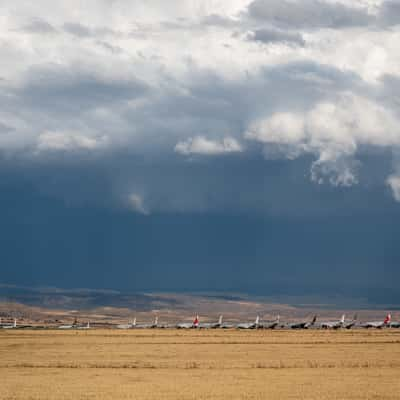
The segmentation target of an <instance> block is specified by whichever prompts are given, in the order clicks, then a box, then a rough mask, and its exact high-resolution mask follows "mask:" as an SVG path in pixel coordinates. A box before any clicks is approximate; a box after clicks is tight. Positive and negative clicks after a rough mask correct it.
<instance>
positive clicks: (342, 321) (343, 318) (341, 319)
mask: <svg viewBox="0 0 400 400" xmlns="http://www.w3.org/2000/svg"><path fill="white" fill-rule="evenodd" d="M345 318H346V315H345V314H343V315H342V318H340V322H341V323H342V324H344V320H345Z"/></svg>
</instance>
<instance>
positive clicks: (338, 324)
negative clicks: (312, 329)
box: [318, 314, 346, 329]
mask: <svg viewBox="0 0 400 400" xmlns="http://www.w3.org/2000/svg"><path fill="white" fill-rule="evenodd" d="M345 318H346V316H345V315H344V314H343V315H342V318H340V320H338V321H324V322H320V323H319V324H318V327H320V328H322V329H339V328H342V327H343V326H344V321H345Z"/></svg>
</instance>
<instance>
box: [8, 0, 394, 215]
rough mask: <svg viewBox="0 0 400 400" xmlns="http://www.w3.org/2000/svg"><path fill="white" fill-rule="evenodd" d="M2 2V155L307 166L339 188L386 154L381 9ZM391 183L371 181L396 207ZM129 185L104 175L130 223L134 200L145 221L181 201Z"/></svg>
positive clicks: (388, 86)
mask: <svg viewBox="0 0 400 400" xmlns="http://www.w3.org/2000/svg"><path fill="white" fill-rule="evenodd" d="M1 6H2V11H3V12H2V13H1V15H2V16H1V17H0V57H1V60H2V63H1V64H0V106H1V107H0V153H1V155H2V156H4V157H11V158H12V159H19V160H28V161H29V162H31V163H37V162H42V161H43V160H46V162H57V161H58V160H59V158H60V157H59V155H60V154H62V158H63V159H68V157H71V159H72V160H76V158H75V157H76V155H77V154H78V155H79V157H78V158H79V160H80V161H81V160H82V158H83V159H85V158H90V159H92V157H94V158H95V159H96V160H97V161H96V162H98V163H99V164H104V163H106V162H109V161H108V160H109V159H110V158H112V157H113V155H115V157H118V156H117V155H118V154H119V153H120V152H124V153H127V154H130V155H131V157H132V158H137V157H138V158H139V159H140V158H146V159H147V158H154V159H159V160H161V159H162V160H165V159H168V160H170V161H169V162H171V165H174V163H175V162H180V161H181V160H184V161H187V162H188V163H190V162H193V158H196V160H198V159H204V160H203V161H204V162H205V163H207V162H211V161H209V160H210V159H215V158H217V157H221V156H225V157H232V158H234V157H239V154H241V155H242V156H243V155H244V154H245V155H246V157H247V159H249V158H250V159H251V158H254V157H258V155H259V154H262V155H263V157H265V160H266V161H265V163H266V165H268V163H269V162H270V161H271V160H277V159H282V160H288V161H287V162H291V161H290V160H295V159H299V158H302V157H310V158H311V161H310V163H309V166H308V173H307V175H308V178H307V177H305V178H304V179H305V180H306V179H311V181H313V182H315V183H320V184H322V183H328V184H332V185H334V186H345V187H349V186H352V185H355V184H360V185H362V184H363V176H364V175H365V174H363V172H362V171H363V169H364V168H365V169H368V168H369V167H368V166H367V165H365V164H364V163H363V161H362V160H363V159H364V158H365V157H364V155H366V154H370V153H371V152H374V151H382V152H384V154H385V157H388V154H390V153H396V152H397V151H398V148H399V146H400V129H399V126H400V107H399V104H400V99H399V96H398V90H396V88H399V87H400V83H399V82H400V69H399V65H400V51H399V49H398V43H399V40H400V8H399V6H398V3H397V2H395V1H379V0H378V1H369V0H341V1H330V0H304V1H300V0H283V1H282V0H281V1H278V0H273V1H270V0H268V1H266V0H253V1H251V0H234V1H224V0H213V1H194V0H192V1H187V0H186V1H183V0H182V1H180V0H179V1H174V2H173V3H168V4H167V3H165V2H163V1H160V0H150V1H149V2H145V3H138V2H125V1H122V0H115V1H113V2H109V1H105V0H102V1H88V2H85V4H84V5H82V3H81V2H79V1H78V0H72V1H70V2H68V4H67V3H66V2H57V3H54V2H51V1H48V0H39V1H37V2H35V3H34V4H33V3H31V2H28V1H20V2H18V3H15V2H14V3H13V2H10V1H3V2H1ZM38 16H40V17H38ZM209 156H213V157H209ZM246 157H244V158H246ZM176 159H179V161H176ZM49 160H50V161H49ZM174 160H175V161H174ZM137 168H140V166H139V167H137ZM243 168H245V167H243ZM110 170H113V171H114V170H115V168H114V169H113V168H110ZM396 171H397V170H396V168H395V169H394V170H388V171H387V176H386V177H385V178H384V179H383V181H380V182H376V184H379V185H384V184H385V182H387V184H388V187H389V188H390V189H391V191H392V194H393V198H394V199H395V200H399V197H400V196H399V189H398V186H399V185H398V179H400V175H399V174H397V173H396ZM130 174H132V176H138V173H137V171H136V172H135V173H134V172H132V170H131V169H130V167H129V168H128V171H124V173H123V174H122V175H123V176H124V177H126V178H125V182H120V179H119V177H116V178H115V179H114V180H115V181H118V182H119V183H118V185H117V186H116V187H115V188H113V190H115V191H116V192H118V193H117V194H116V196H117V197H118V196H120V197H123V199H122V201H121V203H124V204H125V205H126V204H128V205H129V207H130V208H131V209H133V210H135V211H137V212H139V213H142V214H147V213H148V208H147V207H145V206H144V202H143V198H147V197H154V196H158V197H159V199H158V201H155V202H154V207H151V209H152V210H153V209H154V208H157V206H156V204H164V205H165V204H179V200H178V199H176V198H172V197H171V196H177V197H179V196H182V194H181V193H177V192H176V191H168V192H160V188H159V187H154V186H153V185H152V184H150V183H148V182H144V181H143V180H140V179H139V178H135V179H134V178H129V175H130ZM117 178H118V179H117ZM201 190H203V192H204V193H205V192H206V191H207V186H206V185H205V186H204V187H203V188H202V189H200V192H201ZM132 193H134V194H132ZM137 193H140V195H138V194H137ZM204 193H202V194H203V195H204ZM205 197H207V196H205ZM207 198H209V199H210V200H209V201H210V202H212V201H213V198H212V196H211V197H210V196H208V197H207ZM191 201H192V202H194V204H197V203H196V201H195V200H194V199H191ZM209 206H210V207H211V208H212V207H213V205H211V204H210V205H209ZM203 207H204V203H203V202H202V206H201V208H203ZM205 207H206V208H207V206H205ZM249 207H250V206H249ZM160 208H162V207H161V206H160ZM182 209H185V206H182Z"/></svg>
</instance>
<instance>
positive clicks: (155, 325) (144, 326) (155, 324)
mask: <svg viewBox="0 0 400 400" xmlns="http://www.w3.org/2000/svg"><path fill="white" fill-rule="evenodd" d="M132 327H133V328H136V329H154V328H158V317H157V316H156V317H155V318H154V322H153V323H152V324H137V323H136V318H135V319H134V325H133V326H132Z"/></svg>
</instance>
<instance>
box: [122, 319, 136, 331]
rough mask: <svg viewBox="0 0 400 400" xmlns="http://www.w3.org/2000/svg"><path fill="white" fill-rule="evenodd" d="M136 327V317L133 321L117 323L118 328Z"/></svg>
mask: <svg viewBox="0 0 400 400" xmlns="http://www.w3.org/2000/svg"><path fill="white" fill-rule="evenodd" d="M135 327H136V318H134V319H133V322H132V323H128V324H120V325H117V329H133V328H135Z"/></svg>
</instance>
